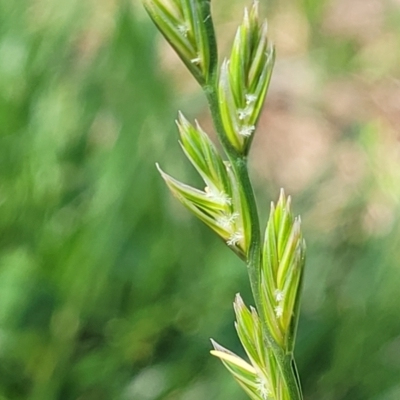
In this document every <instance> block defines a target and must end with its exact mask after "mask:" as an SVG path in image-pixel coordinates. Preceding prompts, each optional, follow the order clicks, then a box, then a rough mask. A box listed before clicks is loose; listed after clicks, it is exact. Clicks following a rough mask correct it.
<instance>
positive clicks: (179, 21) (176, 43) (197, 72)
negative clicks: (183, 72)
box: [144, 0, 217, 86]
mask: <svg viewBox="0 0 400 400" xmlns="http://www.w3.org/2000/svg"><path fill="white" fill-rule="evenodd" d="M144 6H145V8H146V10H147V12H148V13H149V15H150V17H151V19H152V20H153V21H154V23H155V25H156V26H157V28H158V29H159V30H160V32H161V33H162V34H163V35H164V37H165V38H166V39H167V41H168V42H169V43H170V45H171V46H172V47H173V48H174V49H175V51H176V52H177V54H178V55H179V57H180V58H181V59H182V61H183V62H184V63H185V65H186V67H187V68H188V70H189V71H190V72H191V73H192V75H193V76H194V77H195V78H196V80H197V81H198V82H199V83H200V85H202V86H203V85H205V84H207V83H208V82H209V81H210V79H211V78H212V76H213V75H214V71H215V69H216V64H217V47H216V41H215V36H214V27H213V23H212V19H211V12H210V0H144Z"/></svg>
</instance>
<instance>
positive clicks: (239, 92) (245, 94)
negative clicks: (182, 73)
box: [218, 3, 275, 154]
mask: <svg viewBox="0 0 400 400" xmlns="http://www.w3.org/2000/svg"><path fill="white" fill-rule="evenodd" d="M274 60H275V52H274V48H273V47H272V46H271V45H270V44H269V42H268V38H267V23H266V22H264V23H262V24H260V23H259V20H258V3H254V4H253V7H252V8H251V10H250V12H248V10H247V9H245V13H244V18H243V22H242V25H241V26H240V27H239V28H238V30H237V33H236V37H235V41H234V44H233V48H232V51H231V55H230V58H229V59H226V60H225V61H224V62H223V64H222V67H221V72H220V77H219V89H218V93H219V106H220V112H221V118H222V121H223V125H224V128H225V132H226V136H227V138H228V140H229V142H230V144H231V145H232V146H233V147H234V148H235V149H236V151H238V152H239V153H241V154H247V153H248V151H249V148H250V144H251V141H252V139H253V133H254V131H255V128H256V125H257V121H258V118H259V116H260V112H261V108H262V105H263V103H264V99H265V96H266V93H267V89H268V86H269V82H270V78H271V73H272V68H273V65H274Z"/></svg>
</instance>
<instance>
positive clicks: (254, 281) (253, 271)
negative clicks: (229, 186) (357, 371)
mask: <svg viewBox="0 0 400 400" xmlns="http://www.w3.org/2000/svg"><path fill="white" fill-rule="evenodd" d="M210 81H211V82H210V84H208V85H205V86H203V90H204V92H205V94H206V97H207V100H208V103H209V107H210V111H211V116H212V119H213V123H214V126H215V129H216V132H217V136H218V139H219V140H220V142H221V144H222V146H223V148H224V150H225V152H226V154H227V156H228V158H229V161H230V163H231V165H232V168H233V169H234V171H235V175H236V177H237V178H238V180H239V185H240V187H241V188H243V192H244V193H245V203H246V204H245V207H247V209H248V210H249V216H250V223H251V224H250V225H251V240H250V245H249V251H248V254H247V259H246V264H247V270H248V274H249V279H250V286H251V290H252V293H253V297H254V303H255V306H256V308H257V310H259V316H260V319H261V322H262V330H263V336H264V341H265V345H266V346H270V347H271V348H272V349H273V351H274V354H275V357H276V359H277V362H278V366H279V369H280V372H281V374H282V378H283V380H284V381H285V385H286V387H287V390H288V392H289V394H290V400H302V399H303V396H302V393H301V388H300V384H299V381H298V377H297V371H296V369H295V368H296V367H295V363H294V358H293V355H292V353H289V354H285V353H284V352H283V350H282V349H281V348H280V347H279V346H278V345H277V344H276V343H275V341H274V340H273V338H272V337H271V335H270V333H269V331H268V328H267V323H266V320H265V316H264V313H263V312H261V310H262V300H261V293H260V271H261V267H260V265H261V249H262V242H261V232H260V220H259V216H258V208H257V204H256V199H255V196H254V191H253V186H252V184H251V181H250V177H249V172H248V167H247V157H246V156H244V155H242V154H240V153H239V152H238V151H237V150H236V149H235V148H234V147H233V146H232V145H231V144H230V143H229V141H228V139H227V136H226V133H225V130H224V127H223V124H222V119H221V115H220V111H219V104H218V94H217V93H218V92H217V89H216V84H215V79H211V80H210Z"/></svg>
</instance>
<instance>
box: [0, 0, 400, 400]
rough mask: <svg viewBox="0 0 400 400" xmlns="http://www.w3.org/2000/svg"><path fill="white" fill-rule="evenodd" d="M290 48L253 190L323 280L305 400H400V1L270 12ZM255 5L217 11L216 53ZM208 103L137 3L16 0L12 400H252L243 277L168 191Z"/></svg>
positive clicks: (347, 1) (4, 161) (308, 298)
mask: <svg viewBox="0 0 400 400" xmlns="http://www.w3.org/2000/svg"><path fill="white" fill-rule="evenodd" d="M260 3H261V4H260V5H261V10H262V14H263V15H265V16H267V15H268V19H269V26H270V36H271V40H273V41H274V43H275V45H276V48H277V63H276V66H275V70H274V74H273V78H272V83H271V87H270V91H269V95H268V98H267V101H266V104H265V110H264V113H263V116H262V118H261V121H260V127H259V130H258V132H257V137H256V139H255V141H254V146H253V151H252V154H251V172H252V177H253V179H254V184H255V186H256V189H257V195H258V199H259V206H260V211H261V214H262V218H263V221H264V222H263V223H265V220H266V216H267V214H268V211H269V203H270V201H271V200H272V199H276V198H277V196H278V192H279V188H280V187H284V188H285V189H286V192H287V193H289V194H291V195H292V196H293V205H294V210H295V212H296V214H301V215H302V219H303V228H304V234H305V237H306V239H307V247H308V262H307V269H306V279H305V287H304V296H303V298H304V300H303V305H302V314H301V319H300V327H299V335H298V342H297V348H296V357H297V360H298V365H299V370H300V374H301V378H302V382H303V386H304V392H305V398H306V399H308V400H317V399H318V400H321V399H323V400H365V399H371V400H398V399H400V224H399V215H400V203H399V199H400V143H399V139H400V137H399V136H400V130H399V127H400V2H399V1H398V0H268V1H266V0H265V1H264V0H261V2H260ZM245 5H249V1H242V0H240V1H239V0H213V8H214V15H215V17H214V18H215V22H216V25H217V32H218V35H219V44H220V53H221V55H222V56H223V55H226V54H227V53H228V51H229V47H230V44H231V40H232V36H233V34H234V31H235V28H236V26H237V24H238V23H239V22H240V20H241V17H242V9H243V7H244V6H245ZM178 109H181V110H183V111H184V112H185V114H186V115H187V116H188V117H190V118H198V119H199V121H200V123H201V124H202V125H203V126H204V127H206V128H207V130H208V131H209V132H210V134H211V135H212V134H213V133H212V127H211V124H210V118H209V115H208V112H207V108H206V104H205V100H204V98H203V96H202V94H201V92H200V89H199V88H198V87H197V85H196V83H195V82H194V81H193V80H192V79H191V77H190V76H189V75H188V73H187V72H186V71H185V69H184V68H183V66H182V64H181V62H180V61H179V60H178V58H177V57H176V56H175V55H174V54H173V53H172V51H171V50H170V49H169V48H168V46H167V45H166V44H165V42H164V41H163V39H162V38H161V36H160V35H159V34H157V32H156V30H155V28H154V27H153V26H152V24H151V22H150V20H149V18H148V17H147V16H146V15H145V13H144V12H143V9H142V7H141V5H140V2H139V1H138V0H133V1H128V0H120V1H119V0H86V1H81V0H69V1H61V0H18V1H10V0H0V399H1V400H22V399H29V400H56V399H57V400H103V399H104V400H109V399H120V400H161V399H163V400H208V399H212V400H226V399H237V400H244V399H245V398H246V397H245V396H244V394H243V393H242V392H241V389H240V388H239V387H238V386H237V384H236V383H235V382H234V381H233V380H232V379H231V377H230V376H229V374H228V373H227V371H226V370H225V369H224V368H223V367H222V366H221V365H220V363H219V361H218V360H217V359H214V358H213V357H211V356H210V355H209V353H208V352H209V350H210V347H211V346H210V343H209V338H210V337H213V338H214V339H216V340H218V341H219V342H221V343H222V344H223V345H225V346H226V347H228V348H231V349H232V350H234V351H236V352H237V353H239V354H243V352H242V350H241V348H240V345H239V342H238V339H237V338H236V335H235V332H234V328H233V310H232V301H233V298H234V295H235V293H237V292H239V291H240V292H241V293H242V295H243V297H244V298H245V300H246V301H247V302H248V303H250V304H251V296H250V291H249V287H248V282H247V277H246V271H245V268H244V266H243V265H242V264H241V262H239V261H238V260H236V258H235V256H234V255H233V254H231V252H230V251H229V249H227V248H226V247H225V246H224V244H223V243H222V242H221V241H219V240H218V239H217V238H216V237H215V236H214V235H213V233H211V232H210V231H208V229H206V227H204V226H203V225H202V224H201V223H200V222H198V221H197V220H195V219H194V218H193V217H192V216H191V215H189V213H188V212H186V210H184V209H183V208H182V207H181V206H180V205H179V204H178V203H177V202H176V201H175V200H174V199H173V198H171V196H170V195H169V193H168V192H167V189H166V188H165V187H164V185H163V182H162V180H161V179H160V177H159V176H158V175H157V172H156V169H155V162H156V161H157V162H159V163H160V164H162V166H163V168H165V169H166V170H167V171H168V172H170V173H172V174H174V175H175V176H177V177H178V178H180V179H182V180H184V181H187V182H191V183H197V184H200V182H199V180H198V177H196V174H195V173H194V171H193V169H192V168H191V167H190V166H189V164H188V162H187V161H186V160H185V158H184V156H183V154H182V153H181V151H180V148H179V145H178V143H177V132H176V129H175V126H174V119H175V117H176V114H177V110H178Z"/></svg>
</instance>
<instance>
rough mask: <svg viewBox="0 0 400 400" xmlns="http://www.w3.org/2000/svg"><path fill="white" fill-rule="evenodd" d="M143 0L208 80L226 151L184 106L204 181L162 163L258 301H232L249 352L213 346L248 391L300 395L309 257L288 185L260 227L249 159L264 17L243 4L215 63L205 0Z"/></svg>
mask: <svg viewBox="0 0 400 400" xmlns="http://www.w3.org/2000/svg"><path fill="white" fill-rule="evenodd" d="M144 5H145V8H146V10H147V11H148V13H149V15H150V17H151V18H152V20H153V21H154V23H155V24H156V26H157V28H158V29H159V31H160V32H161V33H162V34H163V36H164V37H165V38H166V40H167V41H168V42H169V43H170V44H171V46H172V47H173V48H174V49H175V51H176V52H177V54H178V55H179V57H180V58H181V59H182V61H183V63H184V64H185V65H186V67H187V68H188V70H189V71H190V72H191V74H192V75H193V77H194V78H195V79H196V80H197V82H198V83H199V84H200V86H201V87H202V89H203V91H204V93H205V96H206V97H207V100H208V104H209V108H210V112H211V116H212V120H213V122H214V127H215V131H216V133H217V137H218V139H219V141H220V143H221V145H222V148H223V150H224V153H225V156H226V159H224V156H223V155H221V154H220V152H219V151H218V150H217V148H216V147H215V145H214V144H213V142H212V141H211V140H210V138H209V136H208V135H207V133H206V132H205V131H204V130H203V129H202V128H201V126H200V125H199V123H198V122H197V121H196V122H195V123H194V124H192V123H191V122H190V121H188V120H187V119H186V118H185V116H184V115H183V114H182V113H179V117H178V120H177V126H178V130H179V133H180V144H181V147H182V149H183V152H184V153H185V155H186V157H187V158H188V159H189V161H190V162H191V163H192V164H193V166H194V167H195V168H196V170H197V171H198V173H199V174H200V176H201V178H202V179H203V181H204V184H205V187H204V189H198V188H194V187H192V186H189V185H187V184H184V183H182V182H180V181H179V180H177V179H175V178H173V177H171V176H170V175H168V174H167V173H166V172H164V171H163V170H162V169H161V168H160V167H159V166H158V165H157V167H158V169H159V171H160V173H161V175H162V177H163V178H164V180H165V182H166V184H167V185H168V187H169V189H170V190H171V192H172V193H173V195H174V196H176V197H177V198H178V199H179V200H180V202H181V203H182V204H183V205H184V206H185V207H187V208H188V209H189V210H190V211H191V212H192V213H193V214H194V215H196V216H197V217H198V218H199V219H200V220H202V221H203V222H204V223H205V224H207V225H208V226H209V227H210V228H211V229H212V230H213V231H215V232H216V233H217V235H218V236H219V237H220V238H221V239H222V240H223V241H224V242H225V243H226V245H227V246H228V247H229V248H230V249H231V250H233V251H234V252H235V253H236V255H237V256H238V257H240V258H241V259H242V260H243V261H244V262H245V263H246V266H247V270H248V275H249V279H250V286H251V289H252V294H253V298H254V307H247V306H246V305H245V304H244V302H243V300H242V298H241V296H240V294H237V295H236V298H235V301H234V310H235V315H236V322H235V327H236V330H237V334H238V336H239V339H240V341H241V343H242V346H243V348H244V350H245V351H246V354H247V356H248V360H244V359H242V358H241V357H239V356H237V355H236V354H234V353H232V352H231V351H229V350H227V349H226V348H224V347H223V346H221V345H220V344H218V343H217V342H215V341H214V340H212V344H213V347H214V350H212V351H211V353H212V354H213V355H214V356H216V357H218V358H219V359H220V360H221V361H222V362H223V364H224V365H225V367H226V368H227V369H228V370H229V372H230V373H231V374H232V375H233V377H234V378H235V379H236V380H237V382H238V383H239V384H240V386H241V387H242V388H243V389H244V390H245V392H246V393H247V394H248V396H249V397H250V398H251V399H254V400H267V399H277V400H300V399H302V398H303V397H302V391H301V385H300V380H299V376H298V373H297V368H296V364H295V360H294V356H293V350H294V345H295V339H296V329H297V323H298V316H299V305H300V294H301V282H302V276H303V270H304V264H305V242H304V239H303V237H302V233H301V228H300V225H301V222H300V218H299V217H297V218H295V217H294V216H293V214H292V212H291V199H290V197H286V195H285V193H284V191H283V190H282V191H281V193H280V196H279V200H278V201H277V203H276V204H274V203H271V212H270V216H269V220H268V223H267V226H266V229H265V233H264V234H262V233H261V223H260V220H259V213H258V209H257V204H256V199H255V196H254V191H253V186H252V183H251V180H250V177H249V170H248V163H247V161H248V156H249V151H250V149H251V144H252V140H253V138H254V134H255V131H256V126H257V121H258V119H259V116H260V113H261V110H262V106H263V103H264V99H265V96H266V93H267V90H268V86H269V82H270V79H271V74H272V70H273V65H274V60H275V51H274V47H273V46H272V45H271V44H270V42H269V40H268V37H267V23H266V22H265V21H264V22H260V19H259V11H258V4H257V3H256V2H255V3H253V5H252V7H251V8H250V9H249V10H248V9H245V12H244V18H243V21H242V23H241V25H240V26H239V27H238V29H237V33H236V36H235V38H234V41H233V46H232V50H231V52H230V55H229V57H228V58H226V59H225V60H223V61H222V63H221V65H220V66H219V62H218V56H217V43H216V38H215V34H214V27H213V22H212V17H211V10H210V1H209V0H145V1H144Z"/></svg>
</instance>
